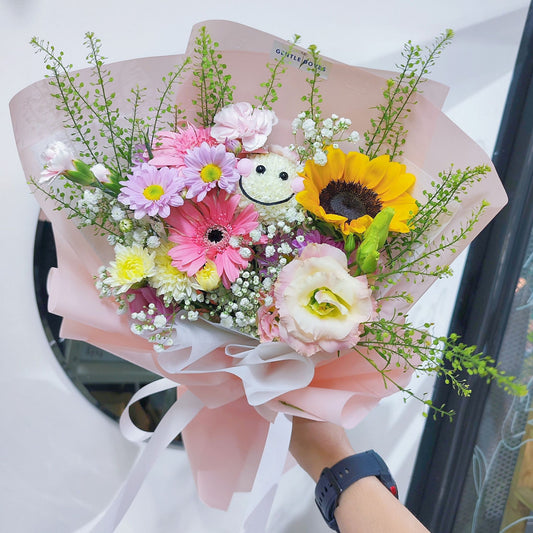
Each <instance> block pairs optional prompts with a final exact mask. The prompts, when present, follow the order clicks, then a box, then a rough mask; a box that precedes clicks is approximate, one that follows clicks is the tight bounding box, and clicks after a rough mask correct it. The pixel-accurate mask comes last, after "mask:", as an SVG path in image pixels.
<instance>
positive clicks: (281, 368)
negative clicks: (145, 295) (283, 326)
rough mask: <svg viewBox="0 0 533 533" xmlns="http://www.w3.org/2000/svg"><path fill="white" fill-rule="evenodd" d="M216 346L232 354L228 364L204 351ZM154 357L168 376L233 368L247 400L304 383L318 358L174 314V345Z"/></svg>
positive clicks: (259, 399)
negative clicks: (189, 320) (183, 318)
mask: <svg viewBox="0 0 533 533" xmlns="http://www.w3.org/2000/svg"><path fill="white" fill-rule="evenodd" d="M217 349H223V350H224V353H225V354H226V355H227V356H229V357H231V358H233V364H232V365H231V366H228V365H227V360H221V359H220V358H217V357H211V356H210V355H209V354H211V353H212V352H214V351H215V350H217ZM154 357H155V360H156V362H157V364H158V365H159V366H160V368H161V369H162V370H163V372H164V373H165V374H166V375H167V376H169V377H173V376H175V375H178V374H182V375H184V374H213V373H217V372H226V373H229V374H233V375H235V376H237V377H239V378H240V379H241V381H242V384H243V387H244V392H245V394H246V398H247V400H248V403H249V404H250V405H252V406H257V405H261V404H263V403H266V402H268V401H270V400H272V399H273V398H276V397H277V396H280V395H282V394H285V393H286V392H290V391H293V390H296V389H301V388H303V387H306V386H307V385H309V383H310V382H311V380H312V379H313V375H314V369H315V362H316V361H317V360H318V359H317V358H313V357H306V356H304V355H301V354H299V353H297V352H295V351H294V350H293V349H292V348H291V347H290V346H288V345H287V344H285V343H283V342H266V343H259V341H258V340H257V339H254V338H253V337H249V336H248V335H243V334H241V333H238V332H236V331H232V330H228V329H226V328H222V327H221V326H219V325H217V324H212V323H210V322H206V321H198V322H188V321H185V320H180V319H179V318H178V319H177V320H176V322H175V325H174V345H173V346H172V348H170V349H168V350H165V351H164V352H160V353H157V354H156V355H155V356H154Z"/></svg>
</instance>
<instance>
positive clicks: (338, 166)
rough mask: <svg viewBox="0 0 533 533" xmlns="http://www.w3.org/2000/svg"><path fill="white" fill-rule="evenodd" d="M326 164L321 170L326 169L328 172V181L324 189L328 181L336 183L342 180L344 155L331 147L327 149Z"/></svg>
mask: <svg viewBox="0 0 533 533" xmlns="http://www.w3.org/2000/svg"><path fill="white" fill-rule="evenodd" d="M327 155H328V162H327V163H326V165H325V166H324V167H322V168H324V169H326V168H327V172H328V176H329V177H328V180H327V182H326V184H325V185H324V187H325V186H326V185H327V184H328V183H329V182H330V181H337V180H340V179H342V178H343V176H344V167H345V163H346V155H345V153H344V152H343V151H342V150H341V149H340V148H333V147H331V146H329V147H328V149H327Z"/></svg>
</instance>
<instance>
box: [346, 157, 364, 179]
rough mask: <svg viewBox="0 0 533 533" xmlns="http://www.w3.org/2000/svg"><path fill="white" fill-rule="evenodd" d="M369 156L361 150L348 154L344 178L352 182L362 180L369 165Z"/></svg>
mask: <svg viewBox="0 0 533 533" xmlns="http://www.w3.org/2000/svg"><path fill="white" fill-rule="evenodd" d="M368 161H369V159H368V156H367V155H365V154H361V153H360V152H350V153H348V154H346V164H345V168H344V179H345V180H346V181H351V182H360V181H361V176H363V175H364V173H365V171H366V168H367V166H368Z"/></svg>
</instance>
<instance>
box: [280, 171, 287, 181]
mask: <svg viewBox="0 0 533 533" xmlns="http://www.w3.org/2000/svg"><path fill="white" fill-rule="evenodd" d="M279 177H280V178H281V179H282V180H283V181H287V180H288V179H289V175H288V174H287V173H286V172H285V171H283V172H280V173H279Z"/></svg>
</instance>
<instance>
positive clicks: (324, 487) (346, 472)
mask: <svg viewBox="0 0 533 533" xmlns="http://www.w3.org/2000/svg"><path fill="white" fill-rule="evenodd" d="M378 481H379V482H380V483H381V484H382V485H383V486H385V487H386V488H387V489H388V490H389V491H390V493H391V494H393V495H394V496H396V498H397V497H398V490H397V488H396V483H395V482H394V479H393V478H392V476H391V474H390V472H389V470H388V468H387V465H386V464H385V462H384V461H383V459H381V457H380V456H379V455H378V454H377V453H376V452H374V451H373V450H369V451H366V452H363V453H358V454H355V455H351V456H349V457H346V458H344V459H342V460H341V461H339V462H338V463H336V464H335V465H333V467H331V468H328V467H327V468H324V470H323V471H322V473H321V474H320V478H319V480H318V483H317V486H316V489H315V501H316V504H317V506H318V508H319V509H320V512H321V513H322V516H323V517H324V520H325V521H326V523H327V524H328V526H329V527H330V528H331V529H334V530H335V531H339V529H338V526H337V521H336V517H335V512H336V509H337V507H338V505H339V503H340V500H341V497H342V496H343V493H345V492H346V491H352V492H353V491H356V490H360V489H361V486H363V485H365V484H368V485H370V486H375V485H376V483H377V482H378ZM358 483H359V485H357V484H358ZM381 490H382V489H381Z"/></svg>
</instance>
